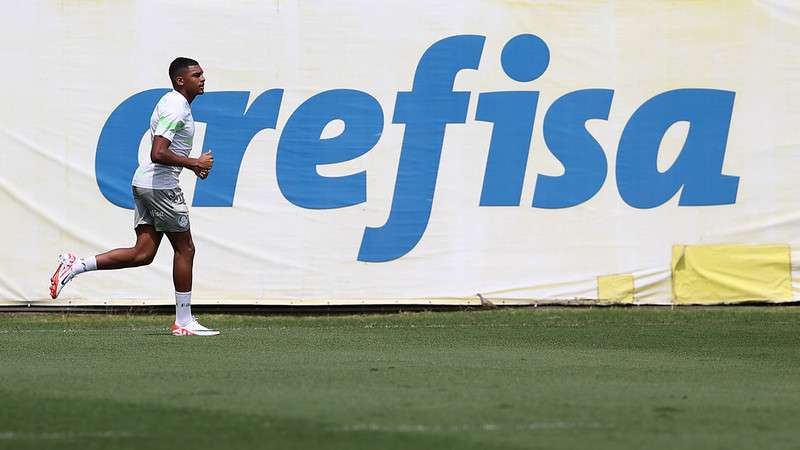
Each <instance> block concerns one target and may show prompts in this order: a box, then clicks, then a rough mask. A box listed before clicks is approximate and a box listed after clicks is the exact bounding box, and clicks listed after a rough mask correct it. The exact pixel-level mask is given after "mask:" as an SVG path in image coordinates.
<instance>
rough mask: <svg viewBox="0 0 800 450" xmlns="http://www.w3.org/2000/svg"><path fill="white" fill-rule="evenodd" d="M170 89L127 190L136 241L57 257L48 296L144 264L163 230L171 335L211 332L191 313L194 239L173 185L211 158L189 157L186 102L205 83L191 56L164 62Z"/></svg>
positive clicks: (190, 125)
mask: <svg viewBox="0 0 800 450" xmlns="http://www.w3.org/2000/svg"><path fill="white" fill-rule="evenodd" d="M169 78H170V80H171V81H172V87H173V90H172V91H170V92H168V93H166V94H165V95H164V96H163V97H161V100H159V102H158V105H156V108H155V110H154V111H153V114H152V116H151V117H150V139H151V142H152V148H151V150H150V158H146V159H145V160H144V161H143V162H142V163H141V164H140V165H139V167H138V168H137V169H136V173H135V174H134V176H133V181H132V182H131V184H132V189H133V198H134V203H135V204H136V211H135V215H134V225H133V226H134V230H135V231H136V245H135V246H134V247H132V248H118V249H114V250H111V251H109V252H106V253H103V254H100V255H97V256H90V257H85V258H76V257H75V255H73V254H72V253H67V254H61V255H59V256H58V268H57V269H56V272H55V274H53V277H52V278H51V279H50V296H51V297H52V298H56V297H58V294H59V293H60V292H61V289H62V288H63V287H64V286H65V285H66V284H67V283H68V282H69V281H70V280H72V279H73V278H74V277H75V276H76V275H78V274H81V273H83V272H87V271H90V270H111V269H122V268H125V267H137V266H144V265H147V264H150V263H151V262H152V261H153V258H154V257H155V255H156V251H157V250H158V245H159V244H160V243H161V238H162V237H163V236H164V234H165V233H166V235H167V239H169V242H170V244H172V248H173V249H174V250H175V258H174V260H173V267H172V278H173V282H174V284H175V323H174V324H173V325H172V334H173V335H175V336H215V335H218V334H219V331H216V330H211V329H209V328H206V327H204V326H202V325H200V324H199V323H198V322H197V319H196V318H195V317H193V316H192V312H191V298H192V262H193V260H194V243H193V242H192V233H191V230H190V228H189V209H188V207H187V206H186V202H185V201H184V199H183V192H182V191H181V188H180V186H179V185H178V175H179V174H180V172H181V170H182V169H183V168H184V167H186V168H188V169H190V170H192V171H193V172H194V173H195V174H196V175H197V176H198V177H199V178H200V179H205V178H206V177H207V176H208V173H209V171H210V170H211V166H212V165H213V164H214V158H213V156H212V155H211V151H209V152H207V153H203V154H202V155H201V156H200V157H199V158H190V157H189V153H190V151H191V150H192V141H193V138H194V120H193V119H192V109H191V107H190V106H189V105H190V104H191V103H192V100H194V98H195V97H196V96H198V95H202V94H203V92H204V86H205V81H206V79H205V77H204V76H203V69H202V68H201V67H200V65H199V64H198V63H197V61H195V60H193V59H189V58H177V59H175V60H174V61H172V64H170V66H169Z"/></svg>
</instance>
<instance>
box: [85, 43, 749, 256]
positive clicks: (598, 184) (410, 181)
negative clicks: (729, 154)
mask: <svg viewBox="0 0 800 450" xmlns="http://www.w3.org/2000/svg"><path fill="white" fill-rule="evenodd" d="M484 42H485V37H484V36H477V35H459V36H451V37H447V38H445V39H442V40H440V41H438V42H436V43H434V44H433V45H431V46H430V48H428V49H427V50H426V51H425V52H424V54H423V55H422V57H421V58H420V60H419V63H418V64H417V69H416V72H415V74H414V81H413V84H412V87H411V90H410V91H408V92H399V93H398V94H397V100H396V103H395V108H394V116H393V118H392V123H393V124H402V125H403V126H404V128H405V131H404V135H403V142H402V145H401V148H400V161H399V163H398V167H397V177H396V182H395V187H394V195H393V197H392V204H391V208H390V210H389V211H388V218H387V220H386V223H385V224H384V225H383V226H381V227H375V228H373V227H366V228H365V229H364V235H363V239H362V241H361V246H360V248H359V250H358V256H357V259H358V260H360V261H366V262H385V261H391V260H394V259H397V258H400V257H402V256H403V255H406V254H407V253H408V252H410V251H411V250H412V249H413V248H414V247H415V246H416V245H417V244H418V243H419V242H420V240H421V239H422V237H423V235H424V233H425V229H426V228H427V226H428V222H429V220H430V216H431V210H432V206H433V200H434V196H435V193H436V180H437V177H438V174H439V162H440V160H441V153H442V145H443V142H444V136H445V132H446V129H447V125H448V124H463V123H466V120H467V107H468V105H469V99H470V95H471V93H470V92H467V91H454V83H455V79H456V77H457V75H458V73H459V72H460V71H462V70H465V69H470V70H477V69H478V65H479V63H480V61H481V55H482V53H483V46H484ZM549 63H550V50H549V49H548V47H547V44H546V43H545V42H544V41H543V40H542V39H541V38H539V37H538V36H534V35H531V34H522V35H519V36H515V37H513V38H512V39H510V40H509V41H508V42H507V43H506V45H505V46H504V47H503V51H502V54H501V57H500V64H501V67H502V69H503V72H504V73H505V74H506V75H507V76H508V77H509V78H511V79H512V80H514V81H517V82H520V83H529V82H532V81H534V80H536V79H538V78H540V77H541V76H542V75H543V74H544V73H545V71H546V70H547V67H548V65H549ZM167 91H168V90H167V89H151V90H147V91H144V92H140V93H138V94H135V95H133V96H131V97H129V98H128V99H126V100H125V101H123V102H122V104H120V105H119V106H118V107H117V108H116V109H115V110H114V111H113V112H112V113H111V115H110V116H109V118H108V120H107V121H106V123H105V125H104V126H103V129H102V131H101V132H100V138H99V140H98V143H97V152H96V158H95V173H96V177H97V185H98V187H99V188H100V192H101V193H102V194H103V196H104V197H105V198H106V199H108V200H109V201H110V202H111V203H113V204H115V205H117V206H120V207H122V208H130V209H132V208H133V198H132V194H131V188H130V181H131V178H132V176H133V172H134V171H135V170H136V167H137V165H138V161H137V156H138V149H139V143H140V141H141V139H142V136H143V135H144V133H145V132H146V131H147V130H148V128H149V118H150V114H151V113H152V111H153V108H154V107H155V105H156V103H157V102H158V100H159V98H161V96H163V95H164V94H165V93H166V92H167ZM734 97H735V93H734V92H731V91H725V90H715V89H694V88H686V89H676V90H672V91H669V92H664V93H661V94H658V95H656V96H655V97H653V98H651V99H650V100H647V101H646V102H645V103H644V104H642V106H641V107H639V109H638V110H636V112H635V113H634V114H633V115H632V116H631V117H630V119H629V120H628V122H627V124H626V125H625V128H624V130H623V132H622V136H621V138H620V141H619V146H618V148H617V156H616V165H615V167H616V182H617V188H618V191H619V195H620V197H621V198H622V200H623V201H624V202H625V203H626V204H628V205H630V206H632V207H634V208H655V207H658V206H660V205H663V204H664V203H666V202H667V201H669V200H670V199H671V198H673V197H674V196H675V195H676V194H677V193H678V191H680V192H681V194H680V198H679V200H678V205H679V206H710V205H728V204H734V203H736V195H737V189H738V185H739V177H736V176H730V175H724V174H723V173H722V166H723V163H724V160H725V150H726V146H727V140H728V131H729V129H730V124H731V118H732V114H733V103H734ZM249 98H250V92H233V91H230V92H211V93H207V94H205V95H203V96H201V97H198V98H197V100H196V101H195V102H194V103H193V105H192V112H193V115H194V118H195V120H196V121H198V122H205V123H206V124H207V127H206V133H205V138H204V148H205V149H212V150H213V151H214V157H215V164H214V173H213V176H212V177H209V178H208V179H207V180H206V181H204V182H203V183H197V184H196V187H195V193H194V201H193V205H194V206H233V203H234V197H235V194H236V184H237V180H238V177H239V170H240V168H241V163H242V160H243V158H244V154H245V151H246V150H247V146H248V145H249V144H250V141H251V140H252V139H253V137H254V136H255V135H256V134H257V133H258V132H259V131H261V130H264V129H275V128H276V126H277V119H278V113H279V111H280V106H281V101H282V98H283V90H282V89H271V90H268V91H265V92H263V93H262V94H261V95H259V96H258V97H257V98H256V99H255V100H254V101H253V102H252V104H251V105H250V107H249V108H248V107H247V103H248V99H249ZM613 98H614V91H613V90H611V89H600V88H587V89H582V90H578V91H575V92H569V93H566V94H564V95H562V96H561V97H560V98H559V99H557V100H556V101H555V102H553V104H552V105H550V107H549V108H548V109H547V111H546V112H545V114H544V120H543V134H544V140H545V143H546V144H547V147H548V150H549V151H550V152H551V153H552V154H553V155H554V156H555V157H556V158H557V159H558V161H559V162H560V163H561V164H562V165H563V166H564V173H563V174H562V175H560V176H549V175H544V174H537V178H536V184H535V187H534V192H533V202H532V206H533V207H534V208H547V209H558V208H570V207H574V206H577V205H580V204H582V203H584V202H587V201H590V200H591V199H592V197H594V196H595V194H597V193H598V192H599V191H600V189H602V187H603V185H604V184H605V181H606V176H607V173H608V161H607V158H606V151H605V150H604V149H603V148H602V146H601V145H600V144H599V143H598V141H597V140H596V139H595V138H594V136H592V134H591V133H590V132H589V131H588V130H587V129H586V122H587V121H589V120H602V121H607V120H608V117H609V113H610V111H611V105H612V100H613ZM538 101H539V92H538V91H531V90H514V91H502V92H483V93H480V94H478V102H477V110H476V114H475V120H478V121H483V122H488V123H491V124H492V133H491V140H490V143H489V148H488V149H487V153H486V154H487V158H486V166H485V170H484V178H483V187H482V190H481V196H480V199H479V200H478V199H476V201H477V203H478V205H479V206H481V207H486V206H491V207H519V205H520V200H521V196H522V189H523V182H524V179H525V169H526V166H527V164H528V156H529V152H530V146H531V140H532V136H533V132H534V131H533V124H534V119H535V118H536V113H537V107H538ZM334 120H341V121H343V122H344V130H343V131H342V132H341V133H340V134H339V135H338V136H334V137H325V138H323V137H322V134H323V130H324V129H325V127H326V126H327V125H328V124H329V123H331V122H332V121H334ZM677 122H688V123H689V133H688V136H687V138H686V142H685V143H684V145H683V148H682V149H681V151H680V153H679V155H678V156H677V158H676V160H675V162H674V163H673V164H672V166H671V167H670V168H669V169H667V170H666V171H664V172H660V171H659V170H658V167H657V161H658V151H659V147H660V144H661V140H662V139H663V137H664V135H665V133H666V132H667V130H668V129H669V128H670V127H671V126H672V125H673V124H675V123H677ZM383 127H384V121H383V109H382V108H381V105H380V104H379V103H378V101H377V100H376V99H375V98H374V97H373V96H371V95H369V94H367V93H366V92H362V91H358V90H353V89H333V90H329V91H325V92H321V93H319V94H316V95H314V96H312V97H311V98H309V99H308V100H306V101H305V102H304V103H303V104H301V105H300V106H299V107H298V108H297V109H296V110H295V111H294V112H293V113H292V114H291V115H290V117H289V119H288V120H287V122H286V125H285V127H284V128H283V131H282V133H281V136H280V139H279V142H278V148H277V154H276V179H277V183H278V186H279V188H280V191H281V193H282V194H283V196H284V197H285V198H286V199H287V200H288V201H289V202H291V203H292V204H294V205H296V206H299V207H302V208H310V209H332V208H342V207H347V206H353V205H357V204H360V203H363V202H365V201H366V199H367V182H366V180H367V176H366V175H367V174H366V171H361V172H358V173H353V174H349V175H345V176H337V177H330V176H322V175H320V174H319V172H318V170H317V168H318V166H320V165H326V164H336V163H341V162H344V161H349V160H352V159H355V158H357V157H359V156H361V155H363V154H365V153H367V152H368V151H370V150H371V149H372V148H373V147H374V146H375V145H376V144H377V142H378V141H379V139H380V137H381V134H382V132H383ZM465 150H467V149H459V151H465ZM470 150H472V149H470Z"/></svg>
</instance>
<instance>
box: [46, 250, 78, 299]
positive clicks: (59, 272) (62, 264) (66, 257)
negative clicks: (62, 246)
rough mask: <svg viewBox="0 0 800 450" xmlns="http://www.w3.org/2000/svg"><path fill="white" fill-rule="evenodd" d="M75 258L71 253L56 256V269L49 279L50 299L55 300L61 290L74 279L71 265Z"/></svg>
mask: <svg viewBox="0 0 800 450" xmlns="http://www.w3.org/2000/svg"><path fill="white" fill-rule="evenodd" d="M76 259H77V258H76V257H75V255H73V254H72V253H62V254H60V255H58V267H57V268H56V273H54V274H53V277H52V278H50V297H52V298H53V299H55V298H56V297H58V294H60V293H61V289H63V288H64V286H66V285H67V283H69V282H70V280H72V279H73V278H74V277H75V274H74V273H72V265H73V264H75V260H76Z"/></svg>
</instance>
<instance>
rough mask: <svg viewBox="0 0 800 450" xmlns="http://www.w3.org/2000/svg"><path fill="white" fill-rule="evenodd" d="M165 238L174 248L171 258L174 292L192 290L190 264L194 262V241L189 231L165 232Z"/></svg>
mask: <svg viewBox="0 0 800 450" xmlns="http://www.w3.org/2000/svg"><path fill="white" fill-rule="evenodd" d="M167 239H169V242H170V244H172V249H173V250H175V258H174V259H173V260H172V282H173V283H174V284H175V291H176V292H191V291H192V266H193V264H194V242H193V241H192V232H191V231H181V232H177V233H170V232H167Z"/></svg>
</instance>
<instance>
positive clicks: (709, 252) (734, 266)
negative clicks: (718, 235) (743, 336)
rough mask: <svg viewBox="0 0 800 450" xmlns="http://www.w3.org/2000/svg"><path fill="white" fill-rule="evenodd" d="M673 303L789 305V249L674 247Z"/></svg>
mask: <svg viewBox="0 0 800 450" xmlns="http://www.w3.org/2000/svg"><path fill="white" fill-rule="evenodd" d="M672 288H673V295H674V302H675V303H679V304H681V303H696V304H697V303H699V304H703V303H720V302H733V301H743V300H763V301H790V300H791V299H792V262H791V250H790V247H789V246H788V245H674V246H673V247H672Z"/></svg>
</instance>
